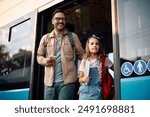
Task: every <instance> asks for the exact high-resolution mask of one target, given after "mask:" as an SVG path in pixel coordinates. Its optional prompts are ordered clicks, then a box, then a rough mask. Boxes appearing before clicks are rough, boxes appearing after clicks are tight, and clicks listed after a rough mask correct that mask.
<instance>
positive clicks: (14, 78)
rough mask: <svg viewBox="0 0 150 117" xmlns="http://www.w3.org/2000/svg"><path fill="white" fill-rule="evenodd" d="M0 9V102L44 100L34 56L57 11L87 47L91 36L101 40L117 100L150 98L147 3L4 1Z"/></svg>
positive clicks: (136, 0)
mask: <svg viewBox="0 0 150 117" xmlns="http://www.w3.org/2000/svg"><path fill="white" fill-rule="evenodd" d="M0 6H1V7H0V100H42V99H43V92H44V88H43V87H44V84H43V76H44V68H43V66H41V65H39V64H38V63H37V61H36V54H37V53H36V52H37V48H38V45H39V42H40V39H41V37H42V36H43V35H44V34H46V33H48V32H50V31H51V30H52V29H53V27H52V24H51V15H52V12H53V11H54V10H55V9H58V8H59V9H62V10H64V11H65V12H66V14H67V18H66V20H67V27H68V28H69V29H70V30H71V31H74V32H75V33H77V35H78V36H79V39H80V41H81V43H82V45H83V47H84V48H85V43H86V40H87V38H88V37H89V36H90V35H91V34H95V35H97V36H99V37H101V39H102V43H103V48H104V50H105V54H106V55H107V56H108V57H109V58H110V59H111V60H112V61H113V63H114V72H112V71H110V72H112V75H113V77H114V85H115V86H114V87H115V99H116V100H149V99H150V90H149V89H150V46H149V44H150V22H149V21H150V14H149V10H150V7H149V6H150V1H149V0H15V1H12V0H1V1H0Z"/></svg>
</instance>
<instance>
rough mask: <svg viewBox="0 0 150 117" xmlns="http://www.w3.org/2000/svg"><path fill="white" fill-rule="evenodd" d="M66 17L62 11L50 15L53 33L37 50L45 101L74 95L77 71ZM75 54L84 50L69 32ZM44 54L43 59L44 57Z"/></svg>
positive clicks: (81, 53)
mask: <svg viewBox="0 0 150 117" xmlns="http://www.w3.org/2000/svg"><path fill="white" fill-rule="evenodd" d="M65 18H66V16H65V13H64V12H63V11H61V10H56V11H54V13H53V14H52V24H53V26H54V30H53V31H52V32H51V33H48V34H46V35H44V36H43V37H42V39H41V41H40V44H39V48H38V51H37V61H38V63H39V64H41V65H43V66H45V76H44V84H45V92H44V99H46V100H48V99H50V100H57V99H58V100H72V99H74V94H75V82H76V81H77V72H76V67H75V63H74V51H73V48H72V45H71V43H70V41H69V36H68V31H67V30H66V29H65V26H66V19H65ZM72 37H73V39H74V48H75V52H76V54H77V55H78V57H79V58H81V57H82V56H83V54H84V50H83V48H82V45H81V43H80V41H79V38H78V36H77V35H76V34H75V33H72ZM45 54H46V57H45V56H44V55H45Z"/></svg>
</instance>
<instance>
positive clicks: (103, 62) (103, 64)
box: [101, 56, 106, 80]
mask: <svg viewBox="0 0 150 117" xmlns="http://www.w3.org/2000/svg"><path fill="white" fill-rule="evenodd" d="M105 60H106V57H105V56H102V58H101V62H102V68H101V70H102V71H101V80H103V78H104V75H105Z"/></svg>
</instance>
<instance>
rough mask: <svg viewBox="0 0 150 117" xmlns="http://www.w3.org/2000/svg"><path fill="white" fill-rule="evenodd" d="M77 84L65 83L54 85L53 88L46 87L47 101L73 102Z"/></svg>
mask: <svg viewBox="0 0 150 117" xmlns="http://www.w3.org/2000/svg"><path fill="white" fill-rule="evenodd" d="M75 85H76V83H69V84H64V82H57V83H54V84H53V86H45V92H44V99H45V100H73V99H74V97H75Z"/></svg>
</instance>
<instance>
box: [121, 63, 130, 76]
mask: <svg viewBox="0 0 150 117" xmlns="http://www.w3.org/2000/svg"><path fill="white" fill-rule="evenodd" d="M132 72H133V66H132V64H131V63H130V62H125V63H123V64H122V66H121V73H122V74H123V75H124V76H130V75H131V74H132Z"/></svg>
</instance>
